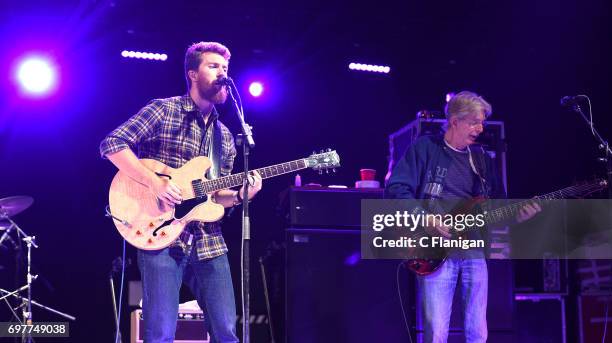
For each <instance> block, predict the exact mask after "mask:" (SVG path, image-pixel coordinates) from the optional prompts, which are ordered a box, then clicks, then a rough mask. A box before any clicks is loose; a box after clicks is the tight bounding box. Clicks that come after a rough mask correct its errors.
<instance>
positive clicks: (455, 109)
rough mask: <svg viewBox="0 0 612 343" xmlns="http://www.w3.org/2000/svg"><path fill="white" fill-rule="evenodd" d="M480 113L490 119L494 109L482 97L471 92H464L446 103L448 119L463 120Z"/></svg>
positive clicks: (445, 110) (445, 111)
mask: <svg viewBox="0 0 612 343" xmlns="http://www.w3.org/2000/svg"><path fill="white" fill-rule="evenodd" d="M480 111H483V112H484V115H485V118H488V117H489V116H490V115H491V112H492V111H493V109H492V108H491V104H489V103H488V102H487V101H486V100H485V99H483V98H482V97H481V96H480V95H478V94H476V93H474V92H470V91H462V92H459V93H457V94H455V95H454V96H453V97H452V98H450V100H449V101H448V102H447V103H446V107H445V108H444V113H445V114H446V119H450V118H451V117H459V118H462V117H465V116H467V115H469V114H471V113H478V112H480Z"/></svg>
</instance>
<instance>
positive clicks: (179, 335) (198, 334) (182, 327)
mask: <svg viewBox="0 0 612 343" xmlns="http://www.w3.org/2000/svg"><path fill="white" fill-rule="evenodd" d="M130 322H131V337H130V342H131V343H143V339H144V325H143V318H142V310H141V309H138V310H135V311H133V312H132V315H131V318H130ZM174 342H175V343H208V342H210V339H209V337H208V332H206V328H205V327H204V314H203V313H202V311H189V310H180V311H179V314H178V318H177V321H176V335H175V337H174Z"/></svg>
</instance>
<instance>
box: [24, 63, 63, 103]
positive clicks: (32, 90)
mask: <svg viewBox="0 0 612 343" xmlns="http://www.w3.org/2000/svg"><path fill="white" fill-rule="evenodd" d="M16 78H17V81H18V83H19V86H20V88H21V90H22V91H23V92H24V93H26V94H29V95H32V96H44V95H47V94H49V93H50V92H51V91H53V90H54V89H55V86H56V84H57V71H56V69H55V66H54V65H53V62H52V61H51V60H49V59H47V58H44V57H40V56H30V57H26V58H24V59H23V60H22V61H21V62H20V63H19V64H18V66H17V73H16Z"/></svg>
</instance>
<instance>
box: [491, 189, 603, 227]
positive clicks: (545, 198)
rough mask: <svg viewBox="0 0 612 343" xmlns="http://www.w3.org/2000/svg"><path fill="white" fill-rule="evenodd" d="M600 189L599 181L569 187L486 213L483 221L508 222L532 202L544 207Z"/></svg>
mask: <svg viewBox="0 0 612 343" xmlns="http://www.w3.org/2000/svg"><path fill="white" fill-rule="evenodd" d="M600 189H602V184H601V181H597V182H592V183H586V184H582V185H575V186H570V187H567V188H563V189H560V190H558V191H555V192H551V193H548V194H544V195H539V196H536V197H535V198H533V199H528V200H523V201H519V202H516V203H513V204H510V205H507V206H504V207H500V208H497V209H494V210H491V211H488V212H487V213H486V214H485V218H484V220H485V222H486V223H487V224H491V223H497V222H500V221H504V220H508V219H511V218H514V217H516V214H517V213H518V212H519V210H520V209H521V208H523V206H525V205H527V204H529V203H532V202H536V203H538V204H540V205H546V204H547V203H549V202H551V201H553V200H558V199H567V198H573V197H578V196H585V195H588V194H590V193H593V192H596V191H598V190H600Z"/></svg>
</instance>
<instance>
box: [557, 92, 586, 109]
mask: <svg viewBox="0 0 612 343" xmlns="http://www.w3.org/2000/svg"><path fill="white" fill-rule="evenodd" d="M582 98H584V95H576V96H564V97H563V98H561V106H574V105H576V104H577V103H578V101H579V100H580V99H582Z"/></svg>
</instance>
